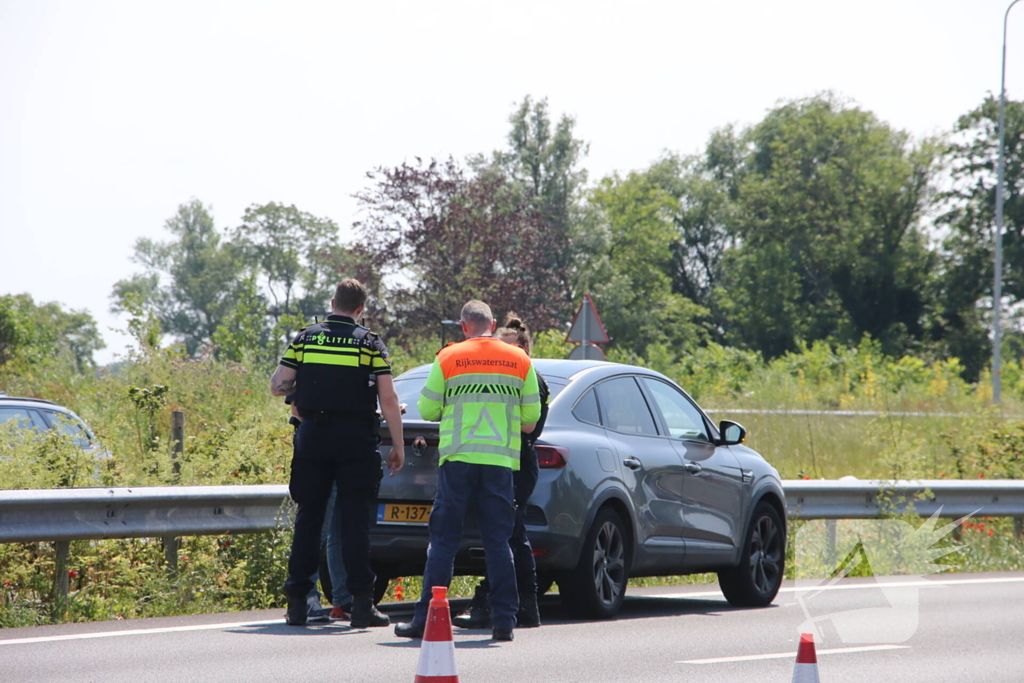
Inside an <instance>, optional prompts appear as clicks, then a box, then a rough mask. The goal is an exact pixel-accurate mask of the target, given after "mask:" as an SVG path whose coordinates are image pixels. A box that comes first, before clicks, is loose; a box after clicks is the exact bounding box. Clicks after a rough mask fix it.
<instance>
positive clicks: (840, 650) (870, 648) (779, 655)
mask: <svg viewBox="0 0 1024 683" xmlns="http://www.w3.org/2000/svg"><path fill="white" fill-rule="evenodd" d="M909 647H910V646H909V645H864V646H861V647H834V648H832V649H830V650H818V651H817V653H816V654H818V655H839V654H845V653H847V652H874V651H875V650H905V649H907V648H909ZM795 657H796V652H776V653H773V654H770V655H740V656H738V657H712V658H710V659H685V660H682V661H678V662H676V664H724V663H727V662H756V661H760V660H762V659H793V658H795Z"/></svg>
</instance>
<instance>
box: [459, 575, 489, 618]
mask: <svg viewBox="0 0 1024 683" xmlns="http://www.w3.org/2000/svg"><path fill="white" fill-rule="evenodd" d="M452 623H453V624H455V625H456V626H458V627H459V628H490V627H491V604H490V603H489V602H488V601H487V591H486V590H484V589H483V587H482V586H480V585H477V587H476V591H474V592H473V600H472V601H471V602H470V603H469V607H467V608H466V610H465V611H464V612H462V614H459V615H458V616H456V617H455V618H453V619H452Z"/></svg>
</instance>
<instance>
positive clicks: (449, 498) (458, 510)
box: [414, 460, 519, 628]
mask: <svg viewBox="0 0 1024 683" xmlns="http://www.w3.org/2000/svg"><path fill="white" fill-rule="evenodd" d="M470 505H475V506H476V512H477V518H478V519H479V520H480V540H481V542H482V543H483V546H484V558H485V560H486V562H487V576H489V577H490V578H491V623H492V624H494V627H495V628H513V627H515V625H516V612H517V611H518V610H519V595H518V593H517V591H516V573H515V567H514V566H513V564H512V551H511V550H510V549H509V545H508V540H509V538H510V537H511V536H512V527H513V523H514V516H515V514H514V503H513V501H512V470H511V469H510V468H508V467H502V466H501V465H476V464H471V463H467V462H459V461H454V460H448V461H446V462H445V463H444V464H443V465H441V467H439V468H438V470H437V493H436V494H435V495H434V509H433V511H432V512H431V513H430V522H429V527H430V546H429V547H428V548H427V566H426V568H425V569H424V570H423V592H422V593H421V594H420V599H419V601H418V602H417V603H416V614H415V617H414V620H415V621H416V622H418V623H421V624H422V623H425V622H426V620H427V608H428V607H429V606H430V598H431V595H432V591H431V589H432V588H433V587H434V586H448V585H449V584H450V583H451V580H452V572H453V570H454V563H455V555H456V553H457V552H458V551H459V546H460V545H461V543H462V530H463V524H464V522H465V520H466V513H467V511H468V510H469V506H470Z"/></svg>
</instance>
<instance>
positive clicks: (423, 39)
mask: <svg viewBox="0 0 1024 683" xmlns="http://www.w3.org/2000/svg"><path fill="white" fill-rule="evenodd" d="M1008 5H1009V0H998V1H996V0H860V1H859V2H835V1H832V0H775V1H772V2H765V1H764V0H760V1H754V0H732V1H731V2H708V1H706V0H705V1H702V2H696V1H691V0H658V1H644V0H630V1H629V2H625V1H622V2H603V1H601V0H589V1H586V2H567V1H565V2H563V1H560V0H543V1H540V2H535V1H533V0H515V1H511V0H489V1H487V2H481V1H480V0H475V1H471V2H460V1H455V0H416V1H412V2H407V1H405V0H390V1H389V2H365V1H359V2H356V1H348V0H335V1H332V2H326V1H325V2H314V1H301V0H300V1H296V0H292V1H290V2H255V1H253V0H246V1H244V2H242V1H233V0H231V1H229V0H203V1H201V2H192V1H190V0H175V2H158V1H147V2H112V1H106V0H77V1H74V2H63V1H59V0H0V295H4V294H17V293H22V292H27V293H29V294H31V295H32V297H33V298H34V299H35V300H36V301H37V302H48V301H57V302H60V303H61V304H62V305H64V306H65V307H67V308H69V309H86V310H88V311H89V312H90V313H92V315H93V316H94V317H95V318H96V319H97V321H98V323H99V325H100V328H101V330H102V331H103V333H104V336H105V339H106V342H107V345H108V348H107V349H104V350H103V351H101V352H99V353H98V354H97V356H96V358H97V361H98V362H100V363H107V362H110V361H111V360H114V359H116V357H117V355H119V354H122V353H124V350H125V345H126V344H127V342H128V338H127V337H126V336H125V335H124V334H123V333H120V332H117V331H115V330H123V329H124V327H125V322H126V321H125V320H124V319H123V318H122V317H119V316H115V315H113V314H111V313H110V312H109V305H110V301H109V296H110V292H111V289H112V287H113V285H114V283H115V282H117V281H118V280H120V279H123V278H127V277H130V276H131V275H132V274H133V273H136V272H141V270H142V268H141V266H139V265H137V264H135V263H133V262H132V261H131V256H132V254H133V245H134V243H135V241H136V240H137V239H138V238H140V237H150V238H154V239H166V237H167V234H166V232H165V231H164V227H163V226H164V223H165V221H166V220H167V219H168V218H170V217H171V216H172V215H173V214H174V213H175V211H176V209H177V207H178V205H179V204H182V203H184V202H187V201H189V200H190V199H192V198H197V199H199V200H200V201H202V202H203V203H204V204H207V205H209V206H211V207H212V211H213V215H214V219H215V221H216V223H217V225H218V227H221V228H228V227H233V226H235V225H237V224H238V223H239V222H240V219H241V216H242V213H243V211H244V210H245V208H246V207H247V206H249V205H252V204H264V203H267V202H270V201H276V202H283V203H285V204H295V205H296V206H297V207H298V208H299V209H301V210H303V211H308V212H310V213H312V214H314V215H317V216H322V217H326V218H330V219H332V220H334V221H335V222H336V223H338V225H339V226H341V231H342V237H343V238H347V237H349V236H350V235H351V230H350V226H351V224H352V222H353V221H355V220H358V218H359V213H358V206H357V204H356V202H355V200H354V199H353V198H352V195H353V194H354V193H356V192H358V191H359V190H361V189H363V188H365V187H367V186H368V180H367V178H366V173H367V172H368V171H370V170H372V169H374V168H377V167H380V166H393V165H397V164H401V163H402V162H403V161H406V160H408V161H413V160H414V158H415V157H417V156H418V157H422V158H429V157H438V158H440V157H447V156H448V155H452V156H454V157H456V158H458V159H462V158H464V157H466V156H467V155H470V154H475V153H487V152H490V151H492V150H495V149H499V148H502V147H504V145H505V138H506V135H507V132H508V117H509V115H510V114H511V112H512V110H513V108H514V106H515V104H516V103H517V102H520V101H522V99H523V98H524V97H525V96H527V95H530V96H532V97H534V98H543V97H546V98H548V102H549V106H550V109H551V111H552V113H553V114H554V115H555V116H561V115H562V114H568V115H570V116H573V117H574V118H575V119H576V134H577V136H578V137H580V138H582V139H583V140H586V141H587V142H589V144H590V151H589V156H588V157H587V158H586V160H585V162H584V165H585V167H586V168H587V169H588V170H589V172H590V177H591V179H594V180H596V179H598V178H600V177H603V176H605V175H608V174H610V173H613V172H620V173H625V172H628V171H630V170H637V169H642V168H644V167H646V166H647V165H649V164H650V163H651V162H652V161H654V160H655V159H657V158H658V157H659V155H661V154H662V153H663V152H664V151H665V150H668V151H672V152H680V153H684V154H690V153H696V152H698V151H700V149H701V148H702V146H703V145H704V143H705V142H706V141H707V139H708V136H709V135H710V133H711V132H712V131H713V130H714V129H716V128H719V127H721V126H723V125H727V124H736V125H739V126H746V125H751V124H754V123H757V122H758V121H759V120H761V119H762V118H763V116H764V114H765V113H766V111H767V110H769V109H770V108H772V107H773V106H776V105H777V104H778V103H779V102H781V101H785V100H791V99H796V98H801V97H806V96H810V95H813V94H815V93H818V92H821V91H824V90H831V91H834V92H836V93H837V94H839V95H841V96H842V97H845V98H847V99H849V100H851V101H853V102H855V103H856V104H857V105H858V106H860V107H862V108H864V109H867V110H870V111H872V112H874V113H875V114H876V115H877V116H878V117H879V118H880V119H881V120H883V121H886V122H888V123H889V124H890V125H892V126H894V127H896V128H900V129H904V130H907V131H909V132H911V133H912V134H914V135H915V136H928V135H934V134H940V133H943V132H945V131H948V130H950V129H951V128H952V126H953V125H954V124H955V122H956V119H957V118H958V117H959V116H960V115H962V114H964V113H966V112H968V111H970V110H971V109H973V108H974V107H976V106H977V105H978V104H980V103H981V101H982V100H983V99H984V97H985V96H986V94H988V93H994V94H998V92H999V79H1000V64H1001V44H1002V30H1003V16H1004V12H1005V11H1006V8H1007V6H1008ZM1007 44H1008V48H1007V80H1006V87H1007V96H1008V97H1010V98H1014V99H1021V98H1024V2H1022V3H1020V5H1019V6H1018V7H1016V8H1015V9H1014V10H1013V11H1012V12H1011V13H1010V19H1009V32H1008V41H1007Z"/></svg>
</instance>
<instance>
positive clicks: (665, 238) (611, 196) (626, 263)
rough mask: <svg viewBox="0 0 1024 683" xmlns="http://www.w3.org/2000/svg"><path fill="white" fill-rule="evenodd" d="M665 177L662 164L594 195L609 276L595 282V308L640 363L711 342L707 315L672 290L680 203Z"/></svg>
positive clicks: (606, 184)
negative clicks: (655, 352)
mask: <svg viewBox="0 0 1024 683" xmlns="http://www.w3.org/2000/svg"><path fill="white" fill-rule="evenodd" d="M664 172H665V168H664V167H663V166H662V165H659V164H655V165H654V166H653V167H652V168H651V169H649V170H648V171H646V172H642V173H636V172H634V173H630V174H628V175H627V176H626V177H625V178H622V177H620V176H618V175H612V176H609V177H607V178H604V179H603V180H602V181H601V182H600V183H598V186H597V187H596V188H595V189H594V190H593V192H592V194H591V201H592V203H593V204H594V206H595V207H596V208H597V209H598V210H599V211H600V214H601V216H602V217H603V219H604V220H605V221H606V223H607V234H608V240H607V252H606V263H607V268H608V270H609V271H610V272H609V274H607V275H605V276H604V278H603V279H602V281H600V282H597V283H594V291H593V295H594V301H595V304H596V305H597V306H598V308H599V310H601V311H602V312H603V318H602V319H603V320H604V321H605V324H606V327H607V329H608V333H609V336H611V337H612V340H613V341H614V342H615V345H616V346H617V347H620V348H625V349H629V350H630V351H632V352H633V353H635V354H637V355H639V356H645V355H647V353H648V348H649V347H650V346H651V345H652V344H659V345H662V346H666V347H668V348H671V349H672V350H673V352H674V354H675V355H676V356H677V357H678V355H679V353H680V352H682V351H685V350H689V349H693V348H695V347H696V346H697V345H698V344H700V343H702V342H703V341H705V340H706V338H707V334H706V329H705V327H704V325H703V324H702V319H704V318H706V316H707V313H708V311H707V310H706V309H704V308H701V307H700V306H698V305H696V304H695V303H693V302H692V301H691V300H690V299H688V298H686V297H685V296H683V295H681V294H679V293H676V292H673V291H672V280H671V277H670V275H669V272H670V270H671V268H670V266H671V263H672V260H673V254H672V250H671V245H672V244H673V242H674V241H675V239H676V231H675V229H674V226H673V216H674V215H675V213H676V210H677V208H678V202H677V200H676V199H675V198H674V197H673V196H672V195H671V194H670V193H669V192H668V191H667V190H666V189H665V187H664V180H665V179H664V177H663V174H664Z"/></svg>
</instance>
